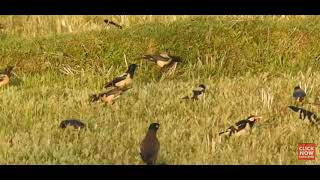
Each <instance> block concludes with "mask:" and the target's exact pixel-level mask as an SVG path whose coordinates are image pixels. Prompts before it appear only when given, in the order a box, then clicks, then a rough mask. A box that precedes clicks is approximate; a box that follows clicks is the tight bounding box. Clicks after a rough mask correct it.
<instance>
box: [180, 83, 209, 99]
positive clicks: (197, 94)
mask: <svg viewBox="0 0 320 180" xmlns="http://www.w3.org/2000/svg"><path fill="white" fill-rule="evenodd" d="M205 92H206V86H205V85H203V84H200V85H199V86H198V87H197V88H196V89H194V90H192V93H193V94H192V97H189V96H185V97H183V98H182V99H192V100H199V98H201V97H202V96H204V93H205Z"/></svg>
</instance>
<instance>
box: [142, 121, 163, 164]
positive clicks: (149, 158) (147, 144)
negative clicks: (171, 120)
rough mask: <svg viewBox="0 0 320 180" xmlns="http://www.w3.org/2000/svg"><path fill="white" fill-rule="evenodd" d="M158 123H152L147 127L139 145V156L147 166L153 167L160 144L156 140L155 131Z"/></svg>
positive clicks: (158, 125)
mask: <svg viewBox="0 0 320 180" xmlns="http://www.w3.org/2000/svg"><path fill="white" fill-rule="evenodd" d="M159 127H160V124H159V123H152V124H150V126H149V129H148V132H147V134H146V136H145V137H144V139H143V140H142V142H141V144H140V156H141V159H142V160H143V162H144V163H146V164H147V165H155V164H156V161H157V157H158V153H159V149H160V143H159V140H158V138H157V130H158V129H159Z"/></svg>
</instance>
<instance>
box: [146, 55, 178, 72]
mask: <svg viewBox="0 0 320 180" xmlns="http://www.w3.org/2000/svg"><path fill="white" fill-rule="evenodd" d="M142 58H143V59H145V60H148V61H151V62H155V63H156V64H157V65H158V66H159V67H160V68H164V67H166V66H169V65H171V64H173V63H177V62H182V61H181V58H180V57H178V56H170V55H169V54H168V53H161V54H147V55H144V56H143V57H142Z"/></svg>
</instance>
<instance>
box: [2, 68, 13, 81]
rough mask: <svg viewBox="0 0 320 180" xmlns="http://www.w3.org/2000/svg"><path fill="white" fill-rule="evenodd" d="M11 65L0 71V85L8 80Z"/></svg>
mask: <svg viewBox="0 0 320 180" xmlns="http://www.w3.org/2000/svg"><path fill="white" fill-rule="evenodd" d="M12 70H13V66H8V67H7V68H6V69H5V70H4V72H3V73H0V86H4V85H6V84H8V83H9V82H10V78H11V75H12V73H11V72H12Z"/></svg>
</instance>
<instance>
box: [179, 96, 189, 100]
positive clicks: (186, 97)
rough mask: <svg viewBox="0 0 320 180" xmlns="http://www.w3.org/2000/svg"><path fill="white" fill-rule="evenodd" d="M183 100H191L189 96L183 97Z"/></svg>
mask: <svg viewBox="0 0 320 180" xmlns="http://www.w3.org/2000/svg"><path fill="white" fill-rule="evenodd" d="M181 99H190V97H189V96H185V97H183V98H181Z"/></svg>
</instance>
